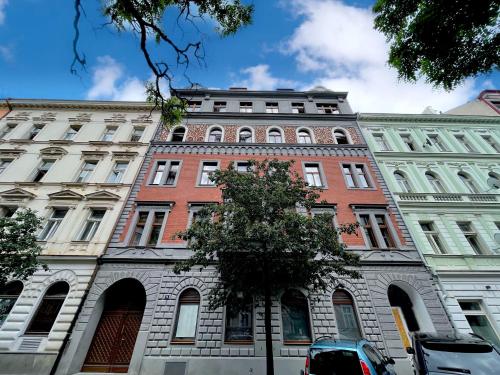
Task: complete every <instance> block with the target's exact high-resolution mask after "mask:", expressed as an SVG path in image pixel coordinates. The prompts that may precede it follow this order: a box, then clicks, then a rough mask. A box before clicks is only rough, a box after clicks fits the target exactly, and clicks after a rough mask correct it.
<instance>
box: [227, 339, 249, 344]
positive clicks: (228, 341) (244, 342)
mask: <svg viewBox="0 0 500 375" xmlns="http://www.w3.org/2000/svg"><path fill="white" fill-rule="evenodd" d="M224 344H227V345H253V344H254V341H253V340H224Z"/></svg>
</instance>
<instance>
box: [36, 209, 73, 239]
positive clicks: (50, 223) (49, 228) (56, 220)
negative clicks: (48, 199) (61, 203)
mask: <svg viewBox="0 0 500 375" xmlns="http://www.w3.org/2000/svg"><path fill="white" fill-rule="evenodd" d="M67 213H68V209H67V208H55V209H54V210H53V211H52V214H51V215H50V217H49V218H48V220H47V223H46V224H45V226H44V227H43V229H42V231H41V232H40V235H39V236H38V239H39V240H40V241H47V240H49V239H50V238H52V236H54V234H55V233H56V231H57V228H59V226H60V225H61V223H62V221H63V219H64V217H65V216H66V214H67Z"/></svg>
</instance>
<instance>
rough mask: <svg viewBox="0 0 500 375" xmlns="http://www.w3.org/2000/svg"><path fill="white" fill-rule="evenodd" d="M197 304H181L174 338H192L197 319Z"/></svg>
mask: <svg viewBox="0 0 500 375" xmlns="http://www.w3.org/2000/svg"><path fill="white" fill-rule="evenodd" d="M198 308H199V305H185V304H184V305H181V306H180V309H179V318H178V320H177V329H176V330H175V337H176V338H194V337H195V335H196V323H197V321H198Z"/></svg>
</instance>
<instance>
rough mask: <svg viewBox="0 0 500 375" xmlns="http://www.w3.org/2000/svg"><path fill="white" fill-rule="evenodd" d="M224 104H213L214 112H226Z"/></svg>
mask: <svg viewBox="0 0 500 375" xmlns="http://www.w3.org/2000/svg"><path fill="white" fill-rule="evenodd" d="M226 110H227V108H226V102H214V112H226Z"/></svg>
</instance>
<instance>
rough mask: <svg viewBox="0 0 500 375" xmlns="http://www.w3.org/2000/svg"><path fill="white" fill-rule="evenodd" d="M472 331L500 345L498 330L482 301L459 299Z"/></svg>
mask: <svg viewBox="0 0 500 375" xmlns="http://www.w3.org/2000/svg"><path fill="white" fill-rule="evenodd" d="M458 304H459V305H460V308H461V309H462V312H463V313H464V315H465V318H466V319H467V322H468V323H469V325H470V328H471V329H472V332H474V333H475V334H477V335H479V336H481V337H483V338H484V339H486V340H488V341H489V342H491V343H493V344H495V345H497V347H498V346H500V338H499V335H498V332H497V331H496V330H495V328H494V325H493V324H492V323H491V320H490V318H489V316H488V314H487V312H486V311H485V309H484V307H483V304H482V302H481V301H458Z"/></svg>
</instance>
